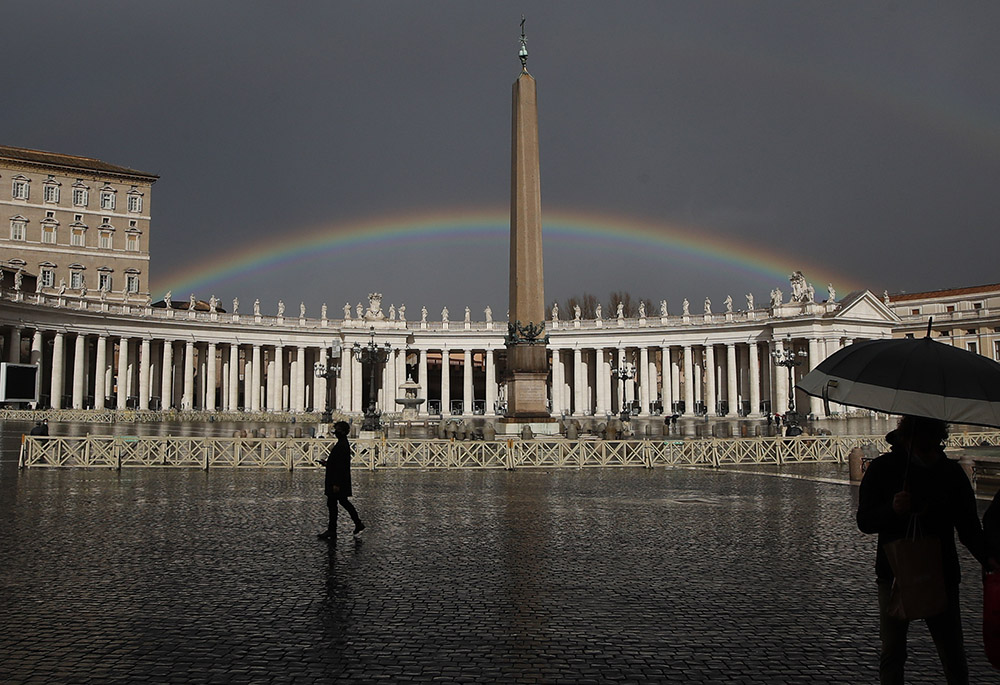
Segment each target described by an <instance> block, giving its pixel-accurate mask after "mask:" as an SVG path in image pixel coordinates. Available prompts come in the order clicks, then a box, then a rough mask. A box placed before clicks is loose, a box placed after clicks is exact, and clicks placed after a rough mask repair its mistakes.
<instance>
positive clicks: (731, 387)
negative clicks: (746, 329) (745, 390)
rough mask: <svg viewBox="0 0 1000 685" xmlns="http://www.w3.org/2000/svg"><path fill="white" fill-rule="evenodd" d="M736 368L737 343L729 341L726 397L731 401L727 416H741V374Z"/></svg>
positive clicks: (727, 347) (727, 348)
mask: <svg viewBox="0 0 1000 685" xmlns="http://www.w3.org/2000/svg"><path fill="white" fill-rule="evenodd" d="M737 374H738V371H737V368H736V344H735V343H728V344H727V345H726V381H727V385H728V387H727V389H726V399H727V400H728V401H729V412H728V413H727V414H726V416H729V417H734V416H739V412H740V406H739V405H740V396H739V385H738V383H737V381H738V380H739V376H738V375H737Z"/></svg>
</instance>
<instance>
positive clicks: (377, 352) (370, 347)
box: [354, 326, 392, 431]
mask: <svg viewBox="0 0 1000 685" xmlns="http://www.w3.org/2000/svg"><path fill="white" fill-rule="evenodd" d="M391 351H392V345H390V344H389V343H385V345H382V346H379V345H376V344H375V327H374V326H372V327H371V336H370V337H369V339H368V344H367V345H362V344H361V343H354V358H355V359H357V360H358V361H359V362H361V363H362V364H365V363H367V364H368V407H367V408H365V419H364V421H363V422H362V424H361V430H365V431H376V430H378V429H379V428H380V427H381V425H382V422H381V416H382V412H380V411H379V410H378V408H377V407H376V402H375V400H376V398H377V397H378V395H377V394H376V391H375V369H376V368H377V367H378V366H379V365H380V364H384V363H385V362H386V360H387V359H388V358H389V352H391ZM386 392H388V389H386Z"/></svg>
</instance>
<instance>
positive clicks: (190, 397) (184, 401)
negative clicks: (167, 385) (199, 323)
mask: <svg viewBox="0 0 1000 685" xmlns="http://www.w3.org/2000/svg"><path fill="white" fill-rule="evenodd" d="M181 409H184V410H187V411H190V410H191V409H194V341H193V340H188V341H187V342H186V343H185V344H184V394H183V396H182V397H181Z"/></svg>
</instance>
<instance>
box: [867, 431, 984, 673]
mask: <svg viewBox="0 0 1000 685" xmlns="http://www.w3.org/2000/svg"><path fill="white" fill-rule="evenodd" d="M947 437H948V426H947V424H946V423H945V422H944V421H939V420H937V419H928V418H922V417H915V416H904V417H903V418H902V419H901V420H900V422H899V428H897V429H896V430H894V431H892V432H891V433H889V434H888V435H886V440H887V441H888V442H889V444H890V445H891V449H890V451H889V452H887V453H886V454H883V455H882V456H880V457H878V458H877V459H875V460H873V461H872V463H871V464H870V465H869V466H868V470H867V471H866V472H865V476H864V479H863V480H862V481H861V490H860V494H859V503H858V528H860V529H861V531H862V532H863V533H878V549H877V552H876V556H875V575H876V577H877V580H878V606H879V637H880V639H881V643H882V651H881V655H880V657H879V676H880V679H881V682H882V683H902V682H903V666H904V664H905V663H906V632H907V629H908V628H909V625H910V621H909V620H907V619H903V618H898V617H896V616H893V615H892V614H891V613H890V598H891V597H892V584H893V579H894V578H895V574H894V573H893V570H892V567H891V565H890V564H889V559H888V557H887V555H886V552H885V549H884V548H885V545H887V544H889V543H890V542H893V541H895V540H900V539H903V538H904V537H906V536H907V534H908V533H907V531H908V528H910V526H911V523H916V525H917V526H919V529H920V532H921V535H922V536H933V537H936V538H938V539H940V541H941V559H942V564H943V568H942V575H943V577H944V584H945V588H946V593H947V597H948V606H947V608H946V609H945V611H944V612H942V613H941V614H938V615H937V616H932V617H930V618H927V619H925V621H926V623H927V628H928V630H929V631H930V634H931V637H932V638H933V639H934V644H935V645H936V646H937V651H938V655H939V656H940V658H941V665H942V666H943V668H944V673H945V678H946V680H947V682H948V683H968V682H969V668H968V664H967V662H966V658H965V644H964V641H963V639H962V621H961V616H960V615H959V602H958V584H959V580H960V573H959V565H958V553H957V551H956V548H955V531H956V530H957V531H958V537H959V540H961V541H962V544H963V545H965V546H966V547H967V548H968V549H969V551H970V552H972V555H973V556H974V557H976V559H978V560H979V562H980V563H982V564H985V563H986V546H985V541H984V538H983V530H982V528H981V527H980V525H979V516H978V513H977V510H976V496H975V492H974V491H973V489H972V484H971V483H970V482H969V478H968V477H967V476H966V475H965V472H964V471H963V470H962V467H961V466H960V465H959V463H958V462H957V461H952V460H951V459H948V458H947V457H946V456H945V454H944V450H943V449H942V444H943V443H944V440H945V439H946V438H947ZM911 519H915V521H912V520H911ZM911 530H912V529H911Z"/></svg>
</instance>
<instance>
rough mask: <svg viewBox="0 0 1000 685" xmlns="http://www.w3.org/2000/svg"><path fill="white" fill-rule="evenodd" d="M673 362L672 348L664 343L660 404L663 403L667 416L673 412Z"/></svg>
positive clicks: (661, 354) (661, 353)
mask: <svg viewBox="0 0 1000 685" xmlns="http://www.w3.org/2000/svg"><path fill="white" fill-rule="evenodd" d="M671 364H672V362H671V359H670V348H669V347H667V346H666V345H664V346H663V347H661V348H660V382H661V383H662V386H661V387H660V404H662V405H663V414H664V415H665V416H666V415H669V414H671V413H672V407H673V403H674V394H673V377H672V376H673V374H671V372H670V371H671V369H670V367H671Z"/></svg>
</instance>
